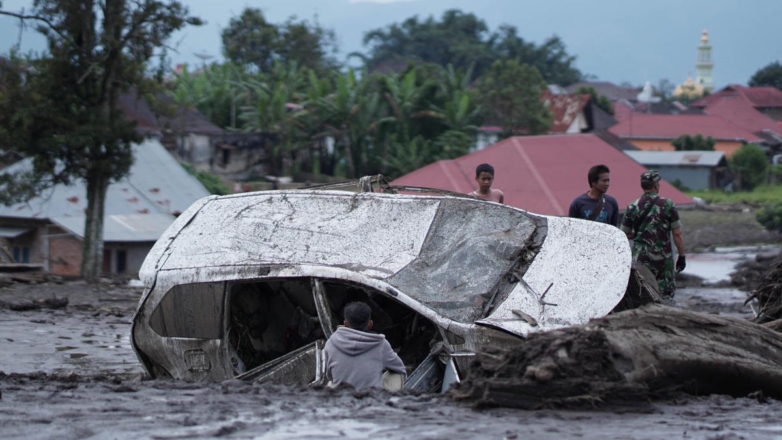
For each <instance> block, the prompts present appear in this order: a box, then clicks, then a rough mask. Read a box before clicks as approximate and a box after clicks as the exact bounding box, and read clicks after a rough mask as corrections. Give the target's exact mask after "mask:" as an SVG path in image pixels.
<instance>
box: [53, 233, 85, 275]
mask: <svg viewBox="0 0 782 440" xmlns="http://www.w3.org/2000/svg"><path fill="white" fill-rule="evenodd" d="M81 250H82V241H81V240H79V239H78V238H76V237H74V236H73V235H71V234H69V233H67V231H65V230H63V229H61V228H58V227H56V226H52V227H50V228H49V263H50V267H51V269H50V272H51V273H52V274H54V275H60V276H65V277H78V276H79V275H80V272H81Z"/></svg>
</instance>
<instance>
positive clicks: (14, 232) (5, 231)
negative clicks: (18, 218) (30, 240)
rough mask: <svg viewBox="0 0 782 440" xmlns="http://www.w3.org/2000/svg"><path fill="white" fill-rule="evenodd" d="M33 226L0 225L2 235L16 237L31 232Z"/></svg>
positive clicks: (0, 235)
mask: <svg viewBox="0 0 782 440" xmlns="http://www.w3.org/2000/svg"><path fill="white" fill-rule="evenodd" d="M31 229H32V228H22V227H14V226H1V227H0V237H5V238H16V237H19V236H20V235H24V234H26V233H28V232H30V230H31Z"/></svg>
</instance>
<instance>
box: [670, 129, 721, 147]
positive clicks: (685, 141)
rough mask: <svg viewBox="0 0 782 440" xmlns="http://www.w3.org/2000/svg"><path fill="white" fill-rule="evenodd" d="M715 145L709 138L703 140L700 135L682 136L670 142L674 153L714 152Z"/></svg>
mask: <svg viewBox="0 0 782 440" xmlns="http://www.w3.org/2000/svg"><path fill="white" fill-rule="evenodd" d="M715 143H716V142H715V141H714V139H713V138H712V137H711V136H709V137H706V138H704V137H703V135H702V134H700V133H698V134H696V135H695V136H690V135H688V134H683V135H681V136H679V137H678V138H676V139H674V140H672V141H671V145H673V146H674V147H675V148H676V151H714V145H715Z"/></svg>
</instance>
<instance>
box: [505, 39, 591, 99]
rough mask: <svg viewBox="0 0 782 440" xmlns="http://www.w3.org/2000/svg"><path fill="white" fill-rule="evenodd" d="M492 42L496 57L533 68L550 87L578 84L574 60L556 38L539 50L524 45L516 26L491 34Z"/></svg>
mask: <svg viewBox="0 0 782 440" xmlns="http://www.w3.org/2000/svg"><path fill="white" fill-rule="evenodd" d="M491 40H492V41H493V42H494V44H493V47H492V49H493V52H494V54H495V56H497V57H501V58H515V59H518V60H519V61H520V62H521V63H524V64H529V65H531V66H534V67H535V68H537V69H538V71H540V74H541V75H543V78H544V79H545V80H546V81H547V82H548V83H552V84H559V85H561V86H568V85H570V84H573V83H576V82H578V81H580V80H581V78H582V75H581V72H580V71H579V70H578V69H576V67H575V62H576V57H575V56H574V55H569V54H568V53H567V50H566V48H565V43H563V42H562V39H560V38H559V37H558V36H556V35H554V36H552V37H550V38H548V39H547V40H546V41H544V42H543V44H541V45H540V46H536V45H535V43H532V42H528V41H524V39H523V38H521V37H520V36H519V35H518V29H517V28H516V27H515V26H510V25H503V26H500V28H499V29H498V31H497V32H496V33H495V34H493V36H492V38H491Z"/></svg>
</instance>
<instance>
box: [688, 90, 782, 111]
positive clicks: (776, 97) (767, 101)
mask: <svg viewBox="0 0 782 440" xmlns="http://www.w3.org/2000/svg"><path fill="white" fill-rule="evenodd" d="M736 96H738V97H741V98H743V99H745V100H746V101H748V102H749V103H750V104H751V105H752V106H753V107H755V108H770V107H782V91H781V90H778V89H776V88H774V87H744V86H742V85H739V84H731V85H729V86H726V87H725V88H723V89H722V90H719V91H717V92H714V93H712V94H710V95H709V96H706V97H704V98H702V99H699V100H698V101H695V102H693V103H692V104H690V106H691V107H701V108H703V107H708V106H710V105H712V104H714V103H716V102H717V101H719V100H721V99H722V98H727V97H736Z"/></svg>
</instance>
